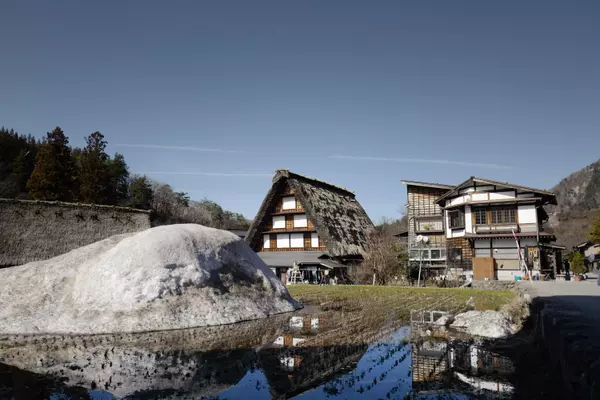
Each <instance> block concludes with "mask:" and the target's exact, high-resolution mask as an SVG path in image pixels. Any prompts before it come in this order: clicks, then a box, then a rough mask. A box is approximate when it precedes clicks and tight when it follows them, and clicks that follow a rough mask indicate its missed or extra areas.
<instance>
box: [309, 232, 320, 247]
mask: <svg viewBox="0 0 600 400" xmlns="http://www.w3.org/2000/svg"><path fill="white" fill-rule="evenodd" d="M310 246H311V247H319V234H318V233H311V234H310Z"/></svg>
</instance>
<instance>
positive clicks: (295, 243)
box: [290, 233, 304, 248]
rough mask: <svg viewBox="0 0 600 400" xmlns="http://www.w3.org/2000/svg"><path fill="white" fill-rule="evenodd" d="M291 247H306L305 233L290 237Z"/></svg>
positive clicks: (294, 234) (293, 234)
mask: <svg viewBox="0 0 600 400" xmlns="http://www.w3.org/2000/svg"><path fill="white" fill-rule="evenodd" d="M290 247H293V248H302V247H304V233H292V234H291V236H290Z"/></svg>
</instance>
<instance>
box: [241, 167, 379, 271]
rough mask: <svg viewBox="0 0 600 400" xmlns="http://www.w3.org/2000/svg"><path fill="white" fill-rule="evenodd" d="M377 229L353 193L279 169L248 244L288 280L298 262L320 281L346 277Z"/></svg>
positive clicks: (300, 266) (249, 236)
mask: <svg viewBox="0 0 600 400" xmlns="http://www.w3.org/2000/svg"><path fill="white" fill-rule="evenodd" d="M373 228H374V227H373V223H372V222H371V220H370V219H369V217H368V216H367V214H366V212H365V211H364V209H363V208H362V207H361V205H360V204H359V203H358V201H357V200H356V198H355V196H354V193H352V192H350V191H348V190H347V189H345V188H341V187H339V186H335V185H332V184H329V183H326V182H323V181H320V180H317V179H314V178H309V177H306V176H303V175H300V174H296V173H293V172H290V171H288V170H277V171H276V173H275V176H274V177H273V185H272V187H271V189H270V190H269V192H268V193H267V196H266V197H265V199H264V200H263V203H262V205H261V207H260V209H259V211H258V213H257V215H256V218H255V219H254V221H253V223H252V225H251V226H250V228H249V230H248V234H247V236H246V242H247V243H248V244H249V245H250V247H252V249H253V250H254V251H256V252H257V253H258V255H259V256H260V257H261V258H262V260H263V261H264V262H265V263H266V264H267V265H268V266H269V267H270V268H271V269H272V270H273V271H274V272H275V273H276V274H277V275H278V276H279V277H281V279H282V280H283V281H284V282H286V281H287V276H288V275H289V269H290V268H292V267H293V266H297V267H298V268H297V269H298V270H299V271H300V273H301V278H300V280H301V281H303V282H304V281H309V282H315V283H317V282H322V281H324V280H328V279H331V278H334V277H336V276H337V277H339V278H342V277H344V276H345V275H347V274H346V268H347V266H348V265H354V264H356V263H359V262H360V261H361V260H362V257H363V254H364V247H365V244H366V240H367V234H368V232H369V231H370V230H371V229H373ZM326 276H327V278H325V277H326Z"/></svg>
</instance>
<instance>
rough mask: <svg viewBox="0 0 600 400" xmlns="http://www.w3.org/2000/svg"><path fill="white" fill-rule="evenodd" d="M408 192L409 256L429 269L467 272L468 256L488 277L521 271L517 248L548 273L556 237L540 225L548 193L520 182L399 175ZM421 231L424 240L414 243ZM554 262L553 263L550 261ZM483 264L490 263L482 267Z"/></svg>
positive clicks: (552, 201)
mask: <svg viewBox="0 0 600 400" xmlns="http://www.w3.org/2000/svg"><path fill="white" fill-rule="evenodd" d="M403 183H405V184H406V185H407V192H408V216H409V240H408V242H409V259H410V260H411V261H412V262H422V263H423V265H424V267H425V268H426V269H427V270H428V271H429V272H431V271H432V270H435V269H438V271H439V270H440V268H442V267H443V268H449V269H450V270H451V271H454V272H458V273H465V272H466V271H469V272H468V273H467V274H468V275H470V273H471V271H472V269H473V265H474V261H476V260H477V265H481V266H482V268H484V265H485V268H486V270H487V272H485V273H484V274H483V275H482V274H479V275H478V276H482V277H483V276H484V277H485V278H489V279H500V280H507V279H515V276H522V275H523V274H522V272H521V271H520V269H521V263H520V259H519V252H518V248H520V249H522V254H523V257H524V259H525V261H526V263H527V265H528V266H529V267H530V268H531V269H533V270H535V271H537V273H540V274H550V275H552V273H553V272H555V271H554V269H555V266H554V265H552V264H553V263H552V262H550V261H548V260H555V259H556V254H554V253H556V251H557V250H559V246H552V245H550V243H551V242H552V241H554V240H555V239H556V238H555V237H554V236H553V235H552V234H550V233H547V232H545V231H544V223H545V222H546V221H547V219H548V215H547V214H546V212H545V211H544V207H543V206H544V205H546V204H556V197H555V196H554V194H553V193H551V192H549V191H546V190H540V189H534V188H530V187H526V186H521V185H515V184H511V183H507V182H499V181H494V180H490V179H483V178H476V177H470V178H469V179H467V180H466V181H465V182H463V183H461V184H460V185H457V186H449V185H440V184H432V183H424V182H415V181H403ZM418 235H422V236H427V237H428V238H429V240H428V241H427V244H426V245H424V246H423V245H421V246H419V245H418V244H417V243H416V238H417V236H418ZM554 264H555V263H554ZM488 265H490V266H491V267H489V268H488Z"/></svg>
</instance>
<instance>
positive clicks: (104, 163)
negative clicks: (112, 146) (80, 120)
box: [79, 131, 111, 204]
mask: <svg viewBox="0 0 600 400" xmlns="http://www.w3.org/2000/svg"><path fill="white" fill-rule="evenodd" d="M85 140H86V146H85V147H84V148H83V151H82V152H81V156H80V164H81V167H80V168H81V170H80V174H79V180H80V186H79V201H81V202H84V203H95V204H106V203H107V200H108V198H109V197H111V196H110V193H109V192H110V182H111V176H110V168H109V157H108V154H106V151H105V150H106V141H105V140H104V135H102V134H101V133H100V132H98V131H96V132H94V133H92V134H91V135H90V136H88V137H86V138H85Z"/></svg>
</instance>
